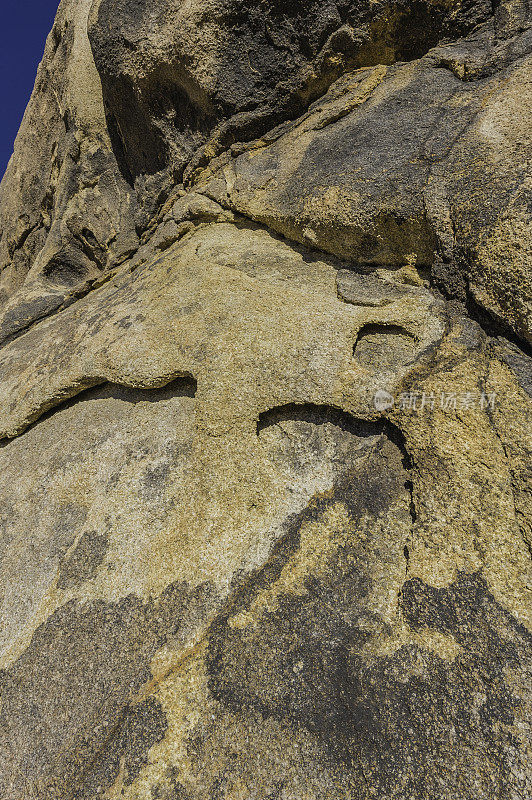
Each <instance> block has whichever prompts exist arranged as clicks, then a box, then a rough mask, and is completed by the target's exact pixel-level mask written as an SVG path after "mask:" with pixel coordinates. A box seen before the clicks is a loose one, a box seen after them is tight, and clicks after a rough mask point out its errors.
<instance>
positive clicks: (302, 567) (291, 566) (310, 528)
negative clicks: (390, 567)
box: [229, 503, 366, 629]
mask: <svg viewBox="0 0 532 800" xmlns="http://www.w3.org/2000/svg"><path fill="white" fill-rule="evenodd" d="M365 538H366V534H365V533H359V530H358V529H357V528H356V527H355V526H354V524H353V521H352V520H351V519H350V517H349V514H348V511H347V508H346V506H345V505H344V504H343V503H335V504H334V505H332V506H330V507H328V508H327V509H325V511H324V513H323V515H322V518H321V519H320V520H319V521H318V522H309V523H307V524H305V525H303V526H302V528H301V542H300V547H299V549H298V551H297V553H296V554H295V555H294V556H293V557H292V558H291V559H290V561H289V562H288V564H286V565H285V566H284V567H283V570H282V572H281V574H280V576H279V578H278V580H277V581H276V582H275V584H274V585H273V586H271V587H270V588H269V589H265V590H263V591H261V592H260V593H259V595H258V596H257V597H256V598H255V600H254V601H253V603H252V604H251V606H250V608H249V609H248V610H247V611H245V612H243V613H241V614H237V615H236V616H234V617H232V618H231V619H230V620H229V626H230V627H231V628H236V629H242V628H245V627H246V626H247V625H249V624H251V623H254V622H257V621H258V620H259V618H260V617H261V615H262V614H263V613H264V612H265V611H270V612H271V611H275V609H276V608H277V602H278V599H279V598H280V597H281V595H286V594H296V595H303V594H305V592H306V585H305V584H306V581H307V579H308V578H309V577H311V576H316V577H317V576H320V575H323V574H324V572H325V571H326V569H327V564H328V560H329V558H330V556H331V555H332V554H333V553H334V551H335V550H336V549H337V548H338V547H341V546H342V545H343V544H347V543H348V542H352V543H360V542H362V541H364V539H365Z"/></svg>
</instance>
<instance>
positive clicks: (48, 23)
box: [0, 0, 59, 178]
mask: <svg viewBox="0 0 532 800" xmlns="http://www.w3.org/2000/svg"><path fill="white" fill-rule="evenodd" d="M58 5H59V0H7V2H4V3H2V25H1V26H0V114H1V116H0V178H1V177H2V176H3V174H4V172H5V168H6V166H7V162H8V161H9V159H10V157H11V153H12V152H13V142H14V140H15V136H16V135H17V131H18V129H19V127H20V123H21V121H22V115H23V114H24V109H25V108H26V106H27V104H28V100H29V98H30V95H31V92H32V89H33V84H34V83H35V75H36V73H37V66H38V64H39V61H40V60H41V58H42V55H43V51H44V43H45V41H46V37H47V36H48V34H49V32H50V30H51V29H52V25H53V22H54V17H55V14H56V11H57V7H58Z"/></svg>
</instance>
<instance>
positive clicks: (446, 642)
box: [361, 619, 462, 661]
mask: <svg viewBox="0 0 532 800" xmlns="http://www.w3.org/2000/svg"><path fill="white" fill-rule="evenodd" d="M408 644H415V645H417V647H420V648H421V649H424V650H430V651H431V653H434V654H435V655H437V656H438V657H439V658H442V659H444V660H445V661H454V659H455V658H456V657H457V656H458V655H459V653H460V652H461V651H462V648H461V647H460V645H459V644H458V643H457V641H456V640H455V639H454V638H453V637H452V636H446V635H445V634H444V633H441V632H440V631H437V630H433V629H432V628H422V629H421V630H419V631H413V630H412V629H411V628H409V627H408V625H406V624H405V622H404V620H402V619H398V620H397V622H396V624H395V625H394V627H393V631H392V633H391V634H390V635H389V636H384V635H383V636H379V637H376V638H374V639H371V640H370V641H369V642H368V644H367V645H365V646H364V648H363V649H362V651H361V655H362V656H363V657H364V658H366V659H367V660H370V659H371V658H382V657H385V656H392V655H393V654H394V653H396V652H397V650H400V648H401V647H404V645H408Z"/></svg>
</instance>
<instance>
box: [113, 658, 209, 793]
mask: <svg viewBox="0 0 532 800" xmlns="http://www.w3.org/2000/svg"><path fill="white" fill-rule="evenodd" d="M205 651H206V646H205V644H202V643H199V644H198V646H197V648H196V649H195V650H194V652H193V654H190V657H187V656H186V654H185V657H181V658H182V661H181V662H180V664H179V666H177V663H176V654H174V653H172V652H171V651H170V650H168V649H167V648H164V649H163V650H161V651H159V653H157V654H156V655H155V657H154V659H153V662H152V671H153V672H154V673H157V672H160V671H161V670H162V671H163V672H164V671H165V670H166V671H168V670H170V671H169V672H168V676H167V678H166V679H165V680H163V681H162V682H161V683H159V684H158V685H157V686H156V687H155V686H154V687H153V696H154V697H156V699H157V700H158V702H159V703H160V704H161V706H162V709H163V712H164V714H165V717H166V720H167V723H168V730H167V732H166V735H165V737H164V739H163V740H162V741H161V742H159V743H158V744H156V745H154V746H153V747H152V748H151V749H150V751H149V754H148V759H149V763H148V764H147V766H145V767H144V768H143V769H142V771H141V773H140V775H139V777H138V778H137V779H136V780H135V782H134V783H133V784H132V785H131V786H127V787H123V793H122V795H121V797H123V798H124V800H152V797H153V795H152V793H151V789H152V787H153V786H155V785H159V786H162V787H164V786H165V782H166V781H167V774H168V771H169V769H171V768H172V767H174V768H176V770H177V774H178V777H179V779H180V780H182V781H183V784H184V785H186V783H187V781H188V780H189V778H190V776H192V775H193V774H194V765H193V763H192V762H191V759H190V755H189V752H188V749H187V736H188V734H189V733H190V731H192V730H193V729H194V728H195V726H196V725H197V724H198V723H199V722H200V721H201V719H202V718H203V717H204V716H205V715H208V712H209V706H210V705H211V704H212V701H211V700H209V692H208V687H207V674H206V671H205V662H204V658H205ZM177 658H179V657H177ZM111 797H112V795H111V796H109V800H110V798H111Z"/></svg>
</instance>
